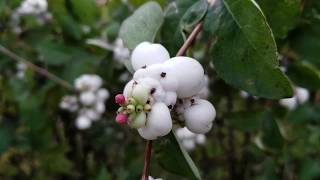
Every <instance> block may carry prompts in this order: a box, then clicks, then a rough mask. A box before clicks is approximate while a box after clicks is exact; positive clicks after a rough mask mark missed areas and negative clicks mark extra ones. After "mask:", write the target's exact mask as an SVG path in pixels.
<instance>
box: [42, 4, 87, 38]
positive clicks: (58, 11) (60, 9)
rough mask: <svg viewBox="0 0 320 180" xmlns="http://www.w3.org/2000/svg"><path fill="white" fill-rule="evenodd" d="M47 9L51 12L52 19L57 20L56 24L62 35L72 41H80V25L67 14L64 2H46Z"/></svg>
mask: <svg viewBox="0 0 320 180" xmlns="http://www.w3.org/2000/svg"><path fill="white" fill-rule="evenodd" d="M48 5H49V9H50V11H51V12H52V14H53V16H54V18H55V19H56V20H57V22H58V24H59V25H60V26H61V29H62V31H63V33H64V35H66V36H68V37H70V38H72V39H74V40H80V39H81V37H82V31H81V27H80V25H79V24H78V23H77V22H76V21H75V19H73V17H72V16H71V15H70V14H69V13H68V10H67V8H66V6H65V1H64V0H48Z"/></svg>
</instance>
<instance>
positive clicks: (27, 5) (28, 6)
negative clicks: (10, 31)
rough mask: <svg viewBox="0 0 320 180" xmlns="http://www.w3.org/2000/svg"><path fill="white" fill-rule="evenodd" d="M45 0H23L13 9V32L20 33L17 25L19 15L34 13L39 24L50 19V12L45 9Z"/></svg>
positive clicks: (46, 6)
mask: <svg viewBox="0 0 320 180" xmlns="http://www.w3.org/2000/svg"><path fill="white" fill-rule="evenodd" d="M47 9H48V2H47V0H24V1H23V2H22V3H21V5H20V6H19V7H18V8H17V9H16V10H15V11H14V13H13V14H12V16H11V24H12V26H13V27H14V32H15V33H17V34H20V33H21V28H20V27H19V24H20V18H21V16H25V15H34V16H36V17H37V21H38V23H39V24H43V23H44V22H45V21H47V20H49V19H51V14H50V13H49V12H48V11H47Z"/></svg>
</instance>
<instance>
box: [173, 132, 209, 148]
mask: <svg viewBox="0 0 320 180" xmlns="http://www.w3.org/2000/svg"><path fill="white" fill-rule="evenodd" d="M176 135H177V137H178V139H179V140H180V141H181V143H182V145H183V147H185V148H186V149H187V150H189V151H191V150H193V149H194V148H195V146H196V144H199V145H204V144H205V142H206V136H205V135H204V134H195V133H193V132H191V131H189V129H188V128H186V127H184V128H179V129H176Z"/></svg>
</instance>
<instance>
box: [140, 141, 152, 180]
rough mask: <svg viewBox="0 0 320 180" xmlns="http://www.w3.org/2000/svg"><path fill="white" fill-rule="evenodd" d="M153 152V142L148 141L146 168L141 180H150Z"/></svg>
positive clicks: (145, 158) (145, 156) (145, 155)
mask: <svg viewBox="0 0 320 180" xmlns="http://www.w3.org/2000/svg"><path fill="white" fill-rule="evenodd" d="M151 151H152V141H147V143H146V149H145V152H144V167H143V173H142V177H141V180H148V179H149V167H150V159H151Z"/></svg>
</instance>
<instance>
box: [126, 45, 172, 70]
mask: <svg viewBox="0 0 320 180" xmlns="http://www.w3.org/2000/svg"><path fill="white" fill-rule="evenodd" d="M169 58H170V55H169V53H168V51H167V50H166V48H164V47H163V46H162V45H161V44H152V43H150V42H142V43H140V44H139V45H138V46H137V47H136V48H135V49H134V50H133V51H132V55H131V64H132V67H133V69H134V70H135V71H136V70H138V69H140V68H141V67H144V66H149V65H151V64H160V63H163V62H164V61H166V60H168V59H169Z"/></svg>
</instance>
